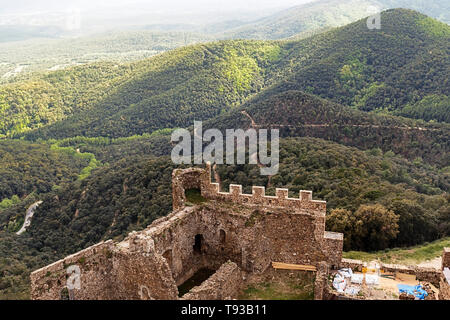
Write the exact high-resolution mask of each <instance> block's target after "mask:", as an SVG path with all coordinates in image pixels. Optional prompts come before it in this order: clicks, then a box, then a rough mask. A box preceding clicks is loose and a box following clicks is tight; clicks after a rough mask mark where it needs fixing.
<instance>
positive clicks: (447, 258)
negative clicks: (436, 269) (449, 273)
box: [441, 248, 450, 270]
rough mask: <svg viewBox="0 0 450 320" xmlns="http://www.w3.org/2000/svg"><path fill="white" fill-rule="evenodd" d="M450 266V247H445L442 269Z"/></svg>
mask: <svg viewBox="0 0 450 320" xmlns="http://www.w3.org/2000/svg"><path fill="white" fill-rule="evenodd" d="M444 268H450V248H444V250H443V253H442V268H441V269H442V270H444Z"/></svg>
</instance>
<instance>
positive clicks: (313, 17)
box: [220, 0, 450, 40]
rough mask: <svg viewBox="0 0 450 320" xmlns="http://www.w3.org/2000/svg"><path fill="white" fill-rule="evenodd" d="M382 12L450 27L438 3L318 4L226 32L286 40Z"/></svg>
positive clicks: (329, 0) (333, 0)
mask: <svg viewBox="0 0 450 320" xmlns="http://www.w3.org/2000/svg"><path fill="white" fill-rule="evenodd" d="M370 7H374V8H377V9H379V10H386V9H392V8H406V9H413V10H417V11H420V12H422V13H424V14H426V15H428V16H431V17H433V18H435V19H438V20H440V21H442V22H445V23H450V4H449V3H446V4H445V3H443V2H442V1H438V0H427V1H422V0H319V1H314V2H311V3H306V4H302V5H299V6H296V7H292V8H289V9H286V10H284V11H282V12H277V13H275V14H273V15H271V16H268V17H265V18H262V19H259V20H257V21H254V22H252V23H249V24H247V25H244V26H239V27H236V28H234V29H230V30H227V31H225V32H224V33H223V34H221V35H220V36H221V37H223V38H227V39H261V40H262V39H272V40H275V39H284V38H289V37H295V36H303V35H304V34H308V33H312V32H317V31H319V30H321V29H328V28H332V27H339V26H343V25H346V24H348V23H351V22H354V21H356V20H358V19H361V18H364V17H367V16H369V15H371V14H373V13H372V12H370V11H369V10H370Z"/></svg>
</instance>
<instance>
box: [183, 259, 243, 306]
mask: <svg viewBox="0 0 450 320" xmlns="http://www.w3.org/2000/svg"><path fill="white" fill-rule="evenodd" d="M242 285H243V280H242V273H241V270H240V269H239V267H238V266H237V264H236V263H234V262H231V261H228V262H225V263H224V264H223V265H222V266H221V267H220V268H219V270H217V271H216V273H214V274H213V275H212V276H211V277H209V278H208V279H207V280H206V281H204V282H203V283H202V284H201V285H200V286H197V287H194V288H192V289H191V290H190V291H189V292H188V293H186V294H185V295H184V296H183V297H182V299H184V300H207V299H208V300H230V299H234V298H237V295H238V294H239V291H240V289H241V287H242Z"/></svg>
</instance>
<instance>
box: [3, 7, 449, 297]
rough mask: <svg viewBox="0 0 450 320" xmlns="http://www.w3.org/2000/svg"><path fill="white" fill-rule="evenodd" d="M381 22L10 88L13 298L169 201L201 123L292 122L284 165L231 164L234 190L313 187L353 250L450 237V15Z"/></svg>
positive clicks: (6, 227)
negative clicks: (43, 273) (175, 155)
mask: <svg viewBox="0 0 450 320" xmlns="http://www.w3.org/2000/svg"><path fill="white" fill-rule="evenodd" d="M382 21H383V28H382V30H380V31H375V32H374V31H373V30H368V29H367V27H366V25H365V23H366V22H365V20H361V21H358V22H355V23H352V24H350V25H347V26H345V27H341V28H338V29H333V30H331V31H328V32H324V33H321V34H316V35H313V36H312V37H310V38H307V39H301V40H288V41H256V40H252V41H248V40H231V41H217V42H212V43H205V44H196V45H191V46H186V47H182V48H178V49H175V50H172V51H169V52H166V53H162V54H159V55H156V56H154V57H151V58H148V59H145V60H142V61H137V62H125V63H119V62H96V63H91V64H84V65H80V66H75V67H71V68H67V69H63V70H57V71H52V72H46V73H36V74H33V75H31V76H27V77H24V78H23V79H21V80H20V81H11V82H10V83H7V84H3V85H0V139H1V140H0V299H2V298H28V297H29V273H30V271H31V270H34V269H36V268H38V267H40V266H43V265H46V264H48V263H51V262H53V261H55V260H57V259H58V258H61V257H63V256H65V255H67V254H70V253H73V252H75V251H77V250H80V249H82V248H85V247H87V246H89V245H92V244H94V243H96V242H98V241H100V240H106V239H111V238H112V239H121V238H123V237H124V236H125V235H126V234H127V233H129V232H130V231H133V230H139V229H143V228H145V227H146V226H147V225H148V224H150V223H151V222H152V221H153V220H154V219H156V218H158V217H161V216H164V215H166V214H168V213H169V212H170V210H171V207H172V204H171V199H172V198H171V185H170V179H171V172H172V170H173V169H174V168H175V165H173V164H172V162H171V161H170V158H169V156H170V152H171V149H172V144H171V142H170V136H171V133H172V131H173V130H174V129H175V128H178V127H184V128H191V127H192V124H193V121H194V120H204V124H203V126H204V129H207V128H218V129H221V130H225V129H227V128H243V129H248V128H251V127H255V128H278V129H280V136H281V144H280V170H279V172H278V174H276V175H274V176H271V177H267V176H261V175H260V174H259V168H258V167H257V166H256V165H236V166H233V165H219V166H217V173H218V174H219V176H220V178H221V182H222V188H223V189H224V190H227V188H228V185H229V184H230V183H237V184H242V185H243V186H244V191H246V192H249V190H250V188H251V186H252V185H263V186H266V188H267V190H268V191H267V192H268V194H273V193H274V192H275V188H277V187H286V188H289V190H290V192H291V193H292V196H294V195H295V194H298V191H299V190H304V189H306V190H312V191H313V192H314V198H315V199H321V200H326V201H327V215H328V219H327V228H328V230H333V231H339V232H344V233H345V243H344V246H345V250H364V251H373V250H380V249H385V248H392V247H404V246H410V245H415V244H421V243H424V242H429V241H433V240H436V239H439V238H441V237H445V236H448V235H449V234H450V203H449V202H450V197H449V188H450V166H449V164H450V158H449V155H450V152H449V151H450V150H449V148H450V140H449V136H450V124H449V123H448V122H449V118H448V116H449V109H448V108H449V103H448V99H449V98H448V92H450V90H449V83H448V78H449V74H450V64H449V61H448V50H449V45H450V41H449V40H450V31H449V26H448V25H446V24H442V23H440V22H437V21H435V20H433V19H430V18H428V17H426V16H424V15H422V14H419V13H417V12H413V11H410V10H404V9H399V10H389V11H386V12H384V13H383V15H382ZM38 200H40V201H43V203H42V204H41V205H40V206H39V207H38V208H37V209H36V212H35V214H34V216H33V219H32V223H31V226H30V227H29V228H28V229H27V231H26V232H25V233H23V234H22V235H16V234H15V232H16V231H17V230H18V229H19V228H20V227H21V225H22V223H23V219H24V215H25V212H26V210H27V208H28V207H29V205H30V204H32V203H34V202H36V201H38ZM356 225H363V226H364V227H363V228H356V227H355V226H356Z"/></svg>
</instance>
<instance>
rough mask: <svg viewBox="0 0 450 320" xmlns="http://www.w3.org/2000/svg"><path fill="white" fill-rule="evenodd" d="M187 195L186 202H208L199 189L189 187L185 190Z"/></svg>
mask: <svg viewBox="0 0 450 320" xmlns="http://www.w3.org/2000/svg"><path fill="white" fill-rule="evenodd" d="M184 195H185V196H186V201H187V202H188V203H186V204H200V203H203V202H206V199H205V198H203V197H202V194H201V192H200V190H199V189H188V190H186V191H185V192H184Z"/></svg>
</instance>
